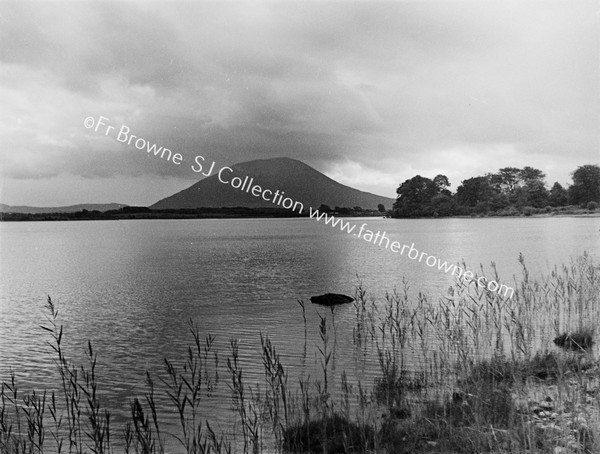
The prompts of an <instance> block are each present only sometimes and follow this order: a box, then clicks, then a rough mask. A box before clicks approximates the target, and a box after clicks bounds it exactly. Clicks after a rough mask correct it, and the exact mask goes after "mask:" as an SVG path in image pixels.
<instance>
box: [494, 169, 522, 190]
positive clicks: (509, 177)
mask: <svg viewBox="0 0 600 454" xmlns="http://www.w3.org/2000/svg"><path fill="white" fill-rule="evenodd" d="M496 176H497V177H498V187H499V189H500V190H501V191H502V192H503V193H504V194H512V193H513V192H515V189H517V186H518V185H519V183H520V182H521V169H518V168H516V167H504V168H502V169H500V170H499V171H498V173H497V174H496ZM492 183H493V182H492Z"/></svg>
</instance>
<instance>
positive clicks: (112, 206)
mask: <svg viewBox="0 0 600 454" xmlns="http://www.w3.org/2000/svg"><path fill="white" fill-rule="evenodd" d="M126 206H127V205H124V204H122V203H82V204H80V205H69V206H64V207H29V206H11V205H5V204H3V203H0V213H31V214H36V213H74V212H76V211H81V210H88V211H94V210H97V211H108V210H118V209H119V208H123V207H126Z"/></svg>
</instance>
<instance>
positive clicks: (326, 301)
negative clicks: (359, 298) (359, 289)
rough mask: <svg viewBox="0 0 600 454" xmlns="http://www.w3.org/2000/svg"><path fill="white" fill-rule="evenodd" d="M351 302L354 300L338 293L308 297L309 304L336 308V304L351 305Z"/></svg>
mask: <svg viewBox="0 0 600 454" xmlns="http://www.w3.org/2000/svg"><path fill="white" fill-rule="evenodd" d="M352 301H354V298H352V297H350V296H347V295H342V294H340V293H325V294H324V295H319V296H311V297H310V302H311V303H314V304H321V305H323V306H337V305H338V304H346V303H351V302H352Z"/></svg>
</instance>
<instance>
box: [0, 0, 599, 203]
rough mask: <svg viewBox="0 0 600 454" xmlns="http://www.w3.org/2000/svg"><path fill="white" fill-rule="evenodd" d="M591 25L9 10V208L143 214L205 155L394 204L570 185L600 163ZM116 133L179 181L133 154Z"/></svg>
mask: <svg viewBox="0 0 600 454" xmlns="http://www.w3.org/2000/svg"><path fill="white" fill-rule="evenodd" d="M599 12H600V5H599V4H598V3H597V2H596V1H585V0H577V1H571V0H568V1H567V0H565V1H558V2H556V1H543V2H542V1H535V2H531V1H522V0H519V1H514V2H513V1H498V0H496V1H491V0H490V1H486V0H478V1H428V0H423V1H394V2H391V1H378V2H374V1H361V2H351V1H335V2H334V1H328V0H326V1H318V2H317V1H298V2H292V1H279V2H262V1H243V2H242V1H218V2H216V1H215V2H209V1H194V2H192V1H153V2H136V1H127V2H125V1H95V2H87V1H62V2H52V1H37V2H31V1H28V0H26V1H21V0H20V1H4V0H0V106H1V107H0V139H1V145H0V177H1V180H0V181H1V182H0V202H1V203H6V204H10V205H34V206H58V205H70V204H77V203H106V202H117V203H126V204H130V205H150V204H152V203H155V202H157V201H158V200H160V199H162V198H164V197H166V196H169V195H171V194H173V193H175V192H178V191H180V190H182V189H184V188H187V187H189V186H191V185H192V184H193V183H194V182H196V181H198V179H199V178H200V176H199V174H198V173H195V172H194V171H193V170H192V169H191V164H193V161H194V158H195V156H198V155H201V156H203V157H204V158H205V159H206V161H208V162H211V161H215V162H216V163H217V165H218V166H225V165H230V164H234V163H237V162H243V161H249V160H253V159H265V158H273V157H280V156H284V157H290V158H295V159H299V160H301V161H304V162H306V163H307V164H309V165H311V166H312V167H314V168H316V169H317V170H319V171H321V172H323V173H325V174H326V175H328V176H330V177H331V178H333V179H335V180H337V181H339V182H340V183H343V184H346V185H349V186H352V187H355V188H357V189H361V190H365V191H369V192H373V193H376V194H380V195H384V196H388V197H395V190H396V188H397V187H398V185H399V184H400V183H401V182H403V181H405V180H406V179H409V178H412V177H413V176H415V175H417V174H420V175H422V176H425V177H429V178H433V177H434V176H435V175H437V174H444V175H446V176H448V178H449V180H450V183H451V188H450V189H451V190H453V191H455V190H456V187H457V186H458V185H460V182H461V181H462V180H464V179H467V178H470V177H473V176H478V175H483V174H485V173H487V172H494V171H497V170H498V169H499V168H501V167H507V166H511V167H524V166H532V167H535V168H538V169H541V170H542V171H543V172H545V173H546V182H547V183H548V184H549V186H550V185H551V184H552V183H553V182H554V181H558V182H560V183H561V184H563V185H567V184H569V183H570V182H571V177H570V173H571V172H572V171H573V170H575V169H576V168H577V167H578V166H581V165H585V164H598V163H599V162H600V154H599V150H600V148H599V147H600V140H599V131H600V129H599V125H600V122H599V120H600V119H599V111H600V109H599V104H600V89H599V84H600V74H599V68H600V64H599V63H600V62H599V60H600V45H599V42H600V39H599V38H600V33H599V28H600V15H599ZM88 117H90V118H91V119H92V121H93V125H92V127H91V128H90V127H86V118H88ZM100 117H104V118H105V119H106V120H101V122H100V124H99V123H98V120H99V119H100ZM88 121H89V120H88ZM105 124H106V125H105ZM87 125H88V126H89V124H87ZM108 126H112V127H113V128H114V129H112V130H110V129H109V130H107V127H108ZM123 126H126V127H127V128H128V130H129V131H130V134H135V135H136V139H135V140H137V139H138V138H140V139H143V142H139V145H141V147H142V148H143V146H144V143H145V144H147V145H146V146H148V144H156V145H157V147H160V146H162V147H165V148H168V149H170V150H172V152H173V153H180V154H181V155H182V157H183V163H182V164H180V165H177V164H175V163H174V162H172V161H167V160H165V159H160V157H159V156H158V157H157V156H154V155H152V154H150V155H149V154H148V152H147V151H146V150H145V149H138V148H136V146H135V143H134V142H131V144H129V145H128V144H127V143H122V141H119V140H118V134H117V132H118V131H119V130H120V128H121V127H123ZM124 137H125V136H123V135H122V136H121V139H123V138H124Z"/></svg>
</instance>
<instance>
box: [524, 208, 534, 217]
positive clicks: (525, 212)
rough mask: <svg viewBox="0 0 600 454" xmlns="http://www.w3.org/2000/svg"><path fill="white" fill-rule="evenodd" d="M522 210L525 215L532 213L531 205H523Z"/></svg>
mask: <svg viewBox="0 0 600 454" xmlns="http://www.w3.org/2000/svg"><path fill="white" fill-rule="evenodd" d="M522 212H523V214H524V215H525V216H531V215H532V214H533V213H534V209H533V207H523V209H522Z"/></svg>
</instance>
